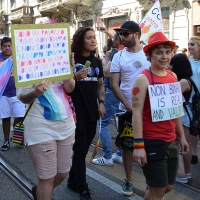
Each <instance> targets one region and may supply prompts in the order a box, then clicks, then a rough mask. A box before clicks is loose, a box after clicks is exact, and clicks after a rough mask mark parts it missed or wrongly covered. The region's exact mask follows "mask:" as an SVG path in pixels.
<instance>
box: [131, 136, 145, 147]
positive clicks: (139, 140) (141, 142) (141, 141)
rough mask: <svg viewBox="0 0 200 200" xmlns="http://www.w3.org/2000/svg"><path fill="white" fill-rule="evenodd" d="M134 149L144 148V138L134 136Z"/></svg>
mask: <svg viewBox="0 0 200 200" xmlns="http://www.w3.org/2000/svg"><path fill="white" fill-rule="evenodd" d="M133 148H134V149H144V138H134V143H133Z"/></svg>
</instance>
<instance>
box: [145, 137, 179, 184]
mask: <svg viewBox="0 0 200 200" xmlns="http://www.w3.org/2000/svg"><path fill="white" fill-rule="evenodd" d="M177 169H178V142H177V141H173V142H171V143H169V145H168V147H167V154H166V157H165V159H162V160H156V161H148V162H147V164H145V166H144V167H143V173H144V176H145V178H146V183H147V185H148V186H150V187H156V188H162V187H166V186H167V185H173V184H174V183H175V180H176V173H177Z"/></svg>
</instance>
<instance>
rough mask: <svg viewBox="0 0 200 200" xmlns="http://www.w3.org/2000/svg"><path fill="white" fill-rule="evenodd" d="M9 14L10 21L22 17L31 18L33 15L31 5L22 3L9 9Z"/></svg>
mask: <svg viewBox="0 0 200 200" xmlns="http://www.w3.org/2000/svg"><path fill="white" fill-rule="evenodd" d="M10 11H11V13H10V15H9V17H10V20H11V21H18V20H22V19H23V18H32V16H33V6H27V5H22V6H20V7H18V8H14V9H11V10H10Z"/></svg>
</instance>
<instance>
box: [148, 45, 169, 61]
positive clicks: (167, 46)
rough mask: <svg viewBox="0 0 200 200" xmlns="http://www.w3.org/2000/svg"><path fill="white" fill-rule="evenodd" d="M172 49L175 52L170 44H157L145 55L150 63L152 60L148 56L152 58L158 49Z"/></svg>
mask: <svg viewBox="0 0 200 200" xmlns="http://www.w3.org/2000/svg"><path fill="white" fill-rule="evenodd" d="M162 47H164V48H166V49H167V48H168V49H169V48H170V49H171V50H173V47H172V46H171V45H170V44H155V45H154V46H152V47H151V48H150V49H148V51H147V52H146V53H145V54H146V56H147V60H148V61H150V58H148V55H149V56H151V55H152V52H153V51H154V50H155V49H157V48H159V49H160V48H162Z"/></svg>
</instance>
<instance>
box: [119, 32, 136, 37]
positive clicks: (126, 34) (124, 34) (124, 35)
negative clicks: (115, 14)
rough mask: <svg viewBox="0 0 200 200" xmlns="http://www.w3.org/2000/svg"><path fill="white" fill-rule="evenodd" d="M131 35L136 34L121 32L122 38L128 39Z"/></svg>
mask: <svg viewBox="0 0 200 200" xmlns="http://www.w3.org/2000/svg"><path fill="white" fill-rule="evenodd" d="M130 34H134V33H133V32H119V35H120V36H123V37H125V38H127V37H128V36H129V35H130Z"/></svg>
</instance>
